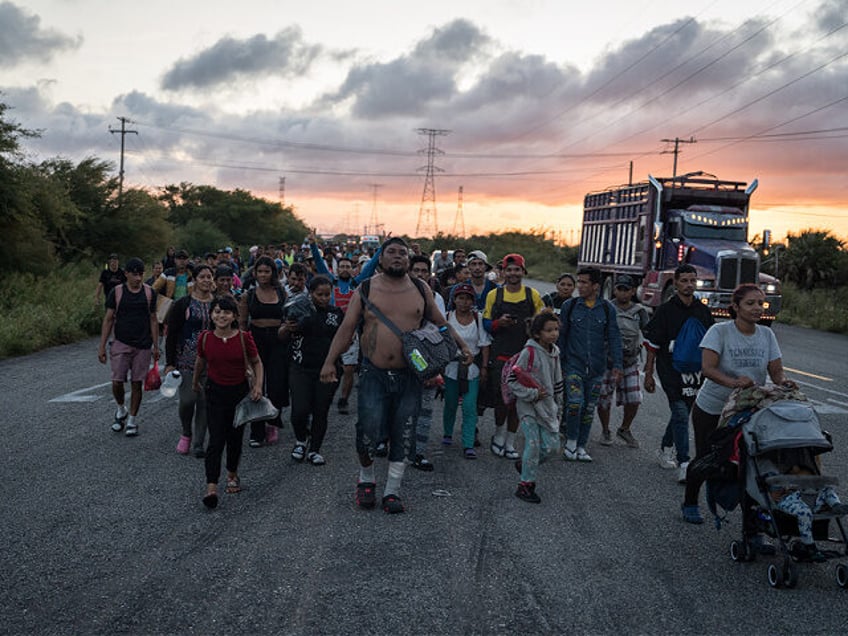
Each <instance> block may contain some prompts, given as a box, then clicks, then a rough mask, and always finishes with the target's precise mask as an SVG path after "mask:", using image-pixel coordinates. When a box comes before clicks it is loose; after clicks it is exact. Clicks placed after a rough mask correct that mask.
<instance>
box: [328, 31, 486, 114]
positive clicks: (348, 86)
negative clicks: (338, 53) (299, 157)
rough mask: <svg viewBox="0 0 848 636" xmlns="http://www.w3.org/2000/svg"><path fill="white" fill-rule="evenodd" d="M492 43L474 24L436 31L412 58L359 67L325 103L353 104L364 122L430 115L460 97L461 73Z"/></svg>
mask: <svg viewBox="0 0 848 636" xmlns="http://www.w3.org/2000/svg"><path fill="white" fill-rule="evenodd" d="M488 42H489V38H488V36H486V35H485V34H484V33H483V32H482V31H480V30H479V29H478V28H477V27H476V26H475V25H473V24H472V23H471V22H469V21H468V20H462V19H460V20H455V21H453V22H451V23H449V24H447V25H445V26H444V27H442V28H438V29H435V30H434V31H433V33H432V35H431V36H430V37H429V38H427V39H426V40H423V41H421V42H419V43H418V44H417V45H416V46H415V48H414V49H413V51H412V52H411V53H410V54H408V55H404V56H401V57H399V58H397V59H395V60H392V61H390V62H385V63H371V64H363V65H359V66H355V67H354V68H353V69H352V70H351V71H350V73H349V74H348V76H347V78H346V79H345V82H344V83H343V84H342V86H341V88H340V89H339V90H338V91H337V92H336V93H335V94H333V95H329V96H327V97H326V98H325V102H332V101H338V100H345V99H349V98H353V106H352V112H353V114H354V115H356V116H357V117H361V118H363V119H372V118H377V117H385V116H422V115H425V113H426V112H427V110H428V109H429V108H430V107H431V106H432V105H433V104H434V103H436V104H438V103H439V102H443V101H444V100H449V99H450V98H451V97H452V96H454V95H455V93H456V92H457V86H456V73H457V72H458V71H459V69H460V68H462V67H463V65H465V64H467V63H468V62H470V61H472V60H474V59H475V57H477V56H478V54H479V53H480V52H481V50H482V49H483V48H484V47H485V46H486V44H487V43H488Z"/></svg>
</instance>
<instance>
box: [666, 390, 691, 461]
mask: <svg viewBox="0 0 848 636" xmlns="http://www.w3.org/2000/svg"><path fill="white" fill-rule="evenodd" d="M668 406H669V408H670V409H671V417H670V418H669V420H668V426H666V427H665V434H664V435H663V438H662V442H661V443H662V446H663V448H671V446H674V447H675V448H676V449H677V463H678V464H683V463H684V462H688V461H689V408H690V405H689V404H688V403H687V402H686V401H685V400H674V401H669V403H668Z"/></svg>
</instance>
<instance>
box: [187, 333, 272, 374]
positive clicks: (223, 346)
mask: <svg viewBox="0 0 848 636" xmlns="http://www.w3.org/2000/svg"><path fill="white" fill-rule="evenodd" d="M241 333H242V336H244V348H245V349H247V358H248V360H250V359H251V358H255V357H257V356H258V355H259V352H258V351H257V350H256V343H255V342H253V336H251V335H250V332H249V331H242V332H241ZM197 357H198V358H202V359H204V360H206V373H207V375H208V376H209V379H210V380H212V382H214V383H215V384H223V385H225V386H235V385H238V384H241V383H242V382H245V381H246V378H245V377H244V373H245V371H246V369H245V368H244V352H243V349H242V346H241V339H240V338H239V337H238V334H236V335H234V336H233V337H231V338H227V341H226V342H224V339H223V338H219V337H218V336H216V335H215V332H213V331H204V332H202V333H201V334H200V340H199V341H198V345H197Z"/></svg>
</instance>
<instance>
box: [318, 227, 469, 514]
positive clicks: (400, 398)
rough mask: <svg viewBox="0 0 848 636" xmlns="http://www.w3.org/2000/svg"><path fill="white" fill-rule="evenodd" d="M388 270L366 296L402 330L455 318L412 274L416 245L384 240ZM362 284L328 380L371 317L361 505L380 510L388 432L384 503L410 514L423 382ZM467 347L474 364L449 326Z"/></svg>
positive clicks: (336, 342) (362, 375)
mask: <svg viewBox="0 0 848 636" xmlns="http://www.w3.org/2000/svg"><path fill="white" fill-rule="evenodd" d="M380 266H381V267H382V270H383V271H382V273H381V274H377V275H375V276H373V277H372V278H371V279H370V283H369V285H368V287H369V289H368V290H367V292H366V294H367V296H368V299H369V300H370V301H371V302H372V303H373V304H374V305H375V306H376V307H378V308H379V309H380V310H381V311H382V312H383V313H384V314H385V315H386V317H387V318H388V319H389V320H391V321H392V322H393V323H395V325H397V327H398V329H400V330H401V331H409V330H412V329H416V328H417V327H418V326H419V325H420V324H421V320H422V319H423V318H424V317H425V316H426V317H427V318H428V319H430V320H431V321H432V322H433V323H435V324H436V325H439V326H442V325H447V321H446V320H445V317H444V316H443V315H442V313H441V312H440V311H439V310H438V308H437V307H436V305H435V302H434V301H433V293H432V292H431V291H430V288H429V287H428V286H427V285H420V286H419V285H417V284H416V283H414V282H413V280H412V279H411V278H410V277H409V275H408V273H407V272H408V270H409V248H408V247H407V245H406V242H405V241H404V240H403V239H401V238H396V237H392V238H390V239H388V240H386V242H385V243H383V247H382V252H381V255H380ZM362 291H363V288H362V287H360V288H359V289H357V290H356V291H355V292H354V293H353V297H352V298H351V301H350V304H349V305H348V309H347V313H346V314H345V318H344V321H343V322H342V324H341V326H340V327H339V330H338V331H337V332H336V336H335V337H334V338H333V342H332V344H331V345H330V351H329V353H328V354H327V359H326V360H325V361H324V366H323V367H322V368H321V380H322V381H323V382H335V381H336V380H337V378H336V363H337V361H338V359H339V356H341V354H342V353H343V352H344V351H345V350H346V349H347V348H348V346H350V343H351V341H352V339H353V334H354V331H355V330H356V326H357V324H358V323H359V321H360V319H363V328H362V335H361V337H360V347H361V348H362V365H361V367H360V371H359V400H358V414H359V419H358V422H357V424H356V451H357V453H358V454H359V464H360V471H359V480H358V483H357V485H356V505H357V506H359V507H360V508H373V507H374V505H375V504H376V495H375V489H376V483H375V482H376V479H375V475H374V450H375V446H376V444H377V442H378V441H379V440H380V439H381V438H382V437H383V435H384V431H387V432H388V435H389V470H388V476H387V478H386V486H385V488H384V490H383V499H382V506H383V510H384V511H385V512H387V513H399V512H403V511H404V508H403V503H402V502H401V500H400V497H399V496H398V493H399V492H400V484H401V480H402V479H403V471H404V468H405V464H404V458H405V457H407V456H408V455H409V453H410V451H411V450H412V449H413V445H414V444H415V428H414V425H413V421H414V417H415V415H416V413H417V411H418V406H419V404H420V402H421V381H420V380H418V378H417V377H416V376H415V374H414V373H413V372H412V371H411V370H410V369H409V368H408V367H407V365H406V362H405V360H404V358H403V351H402V347H401V342H400V340H399V339H398V337H397V336H395V335H394V334H393V333H392V332H391V331H390V330H389V328H388V327H386V325H384V324H383V322H382V321H381V320H380V319H379V318H377V316H376V315H374V313H373V312H371V311H370V310H368V309H366V308H365V306H364V302H363V301H362V299H361V297H360V294H361V293H362ZM447 326H448V329H449V331H450V333H451V335H452V336H453V338H454V340H455V341H456V343H457V345H459V347H460V350H461V351H462V355H463V362H464V363H465V364H471V362H472V361H473V356H472V355H471V352H470V351H469V349H468V347H467V346H466V345H465V343H464V342H463V341H462V339H461V338H460V337H459V336H457V335H456V333H455V332H454V330H453V329H452V328H451V327H450V325H447Z"/></svg>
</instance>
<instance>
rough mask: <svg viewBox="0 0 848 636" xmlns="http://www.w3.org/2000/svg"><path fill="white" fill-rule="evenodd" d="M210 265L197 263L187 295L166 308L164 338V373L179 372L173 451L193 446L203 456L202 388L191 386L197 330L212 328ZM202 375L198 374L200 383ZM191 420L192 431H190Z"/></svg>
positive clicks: (204, 406)
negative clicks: (179, 429) (179, 431)
mask: <svg viewBox="0 0 848 636" xmlns="http://www.w3.org/2000/svg"><path fill="white" fill-rule="evenodd" d="M212 285H213V279H212V268H211V267H209V265H200V266H198V267H197V269H195V272H194V286H193V287H192V290H191V293H190V294H189V295H188V296H183V297H182V298H180V299H179V300H178V301H176V302H175V303H174V304H173V305H172V306H171V309H170V310H169V311H168V335H167V336H166V338H165V374H166V375H167V374H168V373H169V372H171V371H173V370H175V369H176V370H177V371H179V372H180V374H182V379H183V381H182V384H180V390H179V414H180V423H181V424H182V435H181V436H180V441H179V442H178V443H177V452H178V453H179V454H180V455H188V453H189V450H190V449H192V448H193V450H194V456H195V457H203V456H204V455H205V450H204V448H203V443H204V441H205V438H206V399H205V396H204V395H203V393H202V391H201V392H200V393H195V392H194V391H193V390H192V385H193V383H194V363H195V361H196V359H197V342H198V339H199V338H200V334H201V333H202V332H204V331H208V330H209V329H211V328H212V322H211V319H210V317H209V310H210V308H211V305H212V298H213V296H212ZM205 380H206V378H198V384H199V385H200V386H201V387H202V386H203V385H204V384H205ZM192 420H194V433H193V434H192V426H191V424H192Z"/></svg>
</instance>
